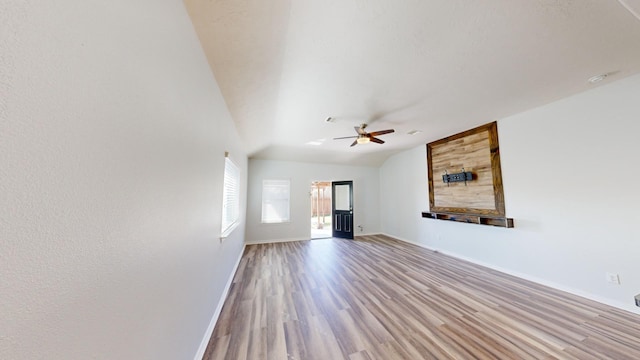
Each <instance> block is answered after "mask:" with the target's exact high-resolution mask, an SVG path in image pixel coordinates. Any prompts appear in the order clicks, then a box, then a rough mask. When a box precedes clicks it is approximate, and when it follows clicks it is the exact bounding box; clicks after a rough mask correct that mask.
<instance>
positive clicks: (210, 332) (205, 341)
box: [193, 245, 246, 360]
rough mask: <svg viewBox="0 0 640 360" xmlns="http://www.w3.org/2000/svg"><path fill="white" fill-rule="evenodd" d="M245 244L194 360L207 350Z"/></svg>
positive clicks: (200, 357) (197, 359)
mask: <svg viewBox="0 0 640 360" xmlns="http://www.w3.org/2000/svg"><path fill="white" fill-rule="evenodd" d="M245 246H246V245H243V246H242V251H240V256H239V257H238V260H237V261H236V265H235V266H234V267H233V271H232V272H231V275H230V276H229V280H227V284H226V285H225V287H224V291H223V292H222V296H221V297H220V300H219V301H218V306H217V307H216V310H215V311H214V312H213V316H212V317H211V321H210V322H209V327H208V328H207V331H206V332H205V333H204V337H203V338H202V341H201V342H200V347H199V348H198V352H196V356H195V357H194V358H193V359H194V360H202V357H203V356H204V352H205V351H207V345H209V340H210V339H211V335H213V329H214V328H215V326H216V323H217V322H218V318H219V317H220V313H221V312H222V306H223V305H224V301H225V300H226V299H227V295H229V289H230V288H231V284H232V283H233V277H234V276H235V275H236V271H238V266H240V261H241V260H242V255H243V254H244V248H245Z"/></svg>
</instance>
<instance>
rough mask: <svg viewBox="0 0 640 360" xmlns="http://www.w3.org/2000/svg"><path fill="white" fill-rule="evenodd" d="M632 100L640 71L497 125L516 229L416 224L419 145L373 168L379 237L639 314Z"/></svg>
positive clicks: (423, 186)
mask: <svg viewBox="0 0 640 360" xmlns="http://www.w3.org/2000/svg"><path fill="white" fill-rule="evenodd" d="M638 94H640V75H636V76H634V77H631V78H627V79H623V80H620V81H618V82H615V83H611V84H608V85H606V86H602V87H599V88H597V89H593V90H591V91H588V92H585V93H582V94H579V95H576V96H573V97H570V98H567V99H564V100H561V101H557V102H555V103H552V104H549V105H546V106H543V107H540V108H536V109H533V110H530V111H527V112H524V113H521V114H518V115H515V116H511V117H509V118H506V119H502V120H500V121H499V122H498V133H499V134H498V135H499V139H500V155H501V161H502V175H503V181H504V191H505V201H506V210H507V215H508V216H509V217H513V218H514V221H515V228H514V229H502V228H494V227H489V226H480V225H472V224H464V223H454V222H446V221H438V220H430V219H421V218H420V212H421V211H427V210H428V208H429V205H428V204H429V202H428V189H427V174H426V173H427V170H426V161H425V158H426V150H425V147H424V146H420V147H418V148H415V149H412V150H409V151H406V152H403V153H401V154H398V155H396V156H394V157H392V158H390V159H389V160H388V161H387V162H386V163H385V164H384V165H383V166H382V167H381V169H380V186H381V188H383V189H386V190H387V192H386V194H385V193H383V195H382V196H381V200H380V201H381V205H382V207H381V209H382V211H381V220H382V231H383V232H385V233H388V234H390V235H393V236H397V237H399V238H402V239H405V240H408V241H413V242H417V243H419V244H421V245H423V246H426V247H429V248H433V249H438V250H440V251H442V252H445V253H449V254H453V255H455V256H459V257H462V258H467V259H470V260H472V261H474V262H478V263H481V264H485V265H488V266H491V267H494V268H498V269H502V270H505V271H508V272H511V273H514V274H518V275H520V276H523V277H525V278H529V279H533V280H536V281H539V282H542V283H546V284H549V285H553V286H555V287H557V288H561V289H564V290H569V291H571V292H574V293H577V294H580V295H583V296H587V297H590V298H593V299H596V300H599V301H601V302H605V303H609V304H611V305H614V306H617V307H620V308H624V309H627V310H630V311H633V312H637V313H640V311H638V310H639V308H637V307H635V306H634V304H633V296H634V295H636V294H638V293H640V274H639V272H638V269H639V267H638V265H639V262H638V261H640V228H639V227H638V225H639V224H640V213H639V212H638V211H637V208H638V206H637V205H638V204H637V203H638V201H639V200H640V187H639V186H638V184H637V180H638V179H639V178H640V167H638V154H639V151H638V145H637V144H638V134H639V133H640V122H639V121H638V119H640V101H638ZM389 189H396V190H397V191H390V190H389ZM606 272H612V273H618V274H620V279H621V281H622V284H621V285H613V284H610V283H607V282H606V281H605V273H606Z"/></svg>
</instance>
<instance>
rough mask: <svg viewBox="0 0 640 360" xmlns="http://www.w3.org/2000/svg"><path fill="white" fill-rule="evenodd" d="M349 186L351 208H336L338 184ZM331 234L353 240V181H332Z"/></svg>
mask: <svg viewBox="0 0 640 360" xmlns="http://www.w3.org/2000/svg"><path fill="white" fill-rule="evenodd" d="M338 185H348V186H349V210H336V186H338ZM331 214H332V216H333V219H332V220H331V235H332V236H333V237H335V238H341V239H351V240H353V233H354V231H353V228H354V226H353V223H354V222H353V181H352V180H345V181H332V182H331Z"/></svg>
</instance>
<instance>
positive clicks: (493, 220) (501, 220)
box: [422, 212, 513, 228]
mask: <svg viewBox="0 0 640 360" xmlns="http://www.w3.org/2000/svg"><path fill="white" fill-rule="evenodd" d="M422 217H423V218H427V219H436V220H448V221H457V222H463V223H468V224H478V225H490V226H498V227H503V228H512V227H513V219H512V218H507V217H491V216H482V215H469V214H450V213H436V212H422Z"/></svg>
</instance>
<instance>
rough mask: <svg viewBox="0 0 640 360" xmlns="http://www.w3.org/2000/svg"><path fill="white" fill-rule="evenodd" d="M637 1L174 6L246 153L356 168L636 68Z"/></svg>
mask: <svg viewBox="0 0 640 360" xmlns="http://www.w3.org/2000/svg"><path fill="white" fill-rule="evenodd" d="M639 2H640V1H639V0H624V1H623V0H620V1H616V0H564V1H560V0H488V1H471V0H466V1H463V0H402V1H390V0H294V1H291V0H270V1H265V0H242V1H240V0H185V3H186V6H187V9H188V11H189V14H190V16H191V18H192V20H193V23H194V26H195V28H196V31H197V33H198V36H199V37H200V40H201V42H202V46H203V48H204V51H205V53H206V55H207V58H208V59H209V63H210V64H211V68H212V70H213V73H214V74H215V77H216V79H217V81H218V84H219V85H220V88H221V91H222V94H223V96H224V98H225V100H226V102H227V105H228V107H229V110H230V112H231V115H232V116H233V119H234V120H235V122H236V124H237V127H238V131H239V132H240V135H241V137H242V138H243V139H244V141H245V142H246V145H247V149H248V152H249V155H250V157H253V158H262V159H280V160H293V161H310V162H328V163H348V164H365V165H379V164H381V163H382V162H383V161H384V160H385V159H386V158H387V157H388V156H390V155H391V154H393V153H396V152H399V151H401V150H403V149H407V148H411V147H414V146H416V145H419V144H425V143H427V142H430V141H433V140H437V139H440V138H442V137H445V136H448V135H451V134H454V133H457V132H460V131H463V130H466V129H469V128H471V127H474V126H476V125H480V124H484V123H487V122H490V121H493V120H498V119H501V118H503V117H505V116H508V115H511V114H515V113H518V112H521V111H524V110H527V109H530V108H533V107H536V106H540V105H543V104H546V103H549V102H551V101H554V100H556V99H560V98H563V97H566V96H569V95H572V94H575V93H578V92H581V91H584V90H587V89H589V88H592V87H594V86H600V85H601V84H605V83H607V82H609V81H614V80H616V79H620V78H623V77H626V76H629V75H631V74H634V73H637V72H639V71H640V21H639V19H637V18H636V17H635V16H634V15H633V11H634V9H635V10H639V8H638V3H639ZM625 5H626V7H625ZM636 14H637V12H636ZM602 73H610V74H611V75H610V76H609V77H608V78H607V80H605V81H603V82H601V83H599V84H597V85H591V84H589V83H588V82H587V79H588V78H589V77H591V76H593V75H597V74H602ZM329 116H332V117H334V118H335V119H336V121H335V122H333V123H327V122H325V119H326V118H327V117H329ZM362 122H367V123H369V128H368V129H367V130H369V131H375V130H380V129H387V128H394V129H395V130H396V133H394V134H388V135H383V136H381V137H380V138H381V139H383V140H385V141H386V143H385V144H384V145H379V144H373V143H371V144H364V145H358V146H355V147H349V145H350V144H351V141H350V140H331V138H333V137H339V136H350V135H354V134H355V132H354V130H353V126H355V125H358V124H360V123H362ZM410 130H421V131H422V133H419V134H417V135H407V132H409V131H410ZM318 139H326V141H324V142H323V143H322V145H319V146H313V145H306V144H305V143H307V142H309V141H313V140H318Z"/></svg>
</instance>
